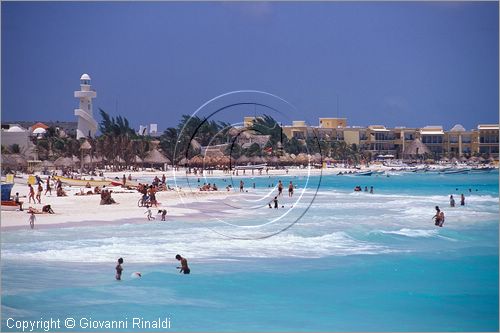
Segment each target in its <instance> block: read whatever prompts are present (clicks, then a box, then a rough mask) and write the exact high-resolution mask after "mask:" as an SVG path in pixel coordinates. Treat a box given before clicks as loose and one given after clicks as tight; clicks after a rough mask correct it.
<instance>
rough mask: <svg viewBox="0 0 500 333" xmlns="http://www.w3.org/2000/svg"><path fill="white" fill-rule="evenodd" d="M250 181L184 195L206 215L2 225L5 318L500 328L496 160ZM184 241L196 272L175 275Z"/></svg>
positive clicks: (239, 327)
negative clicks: (464, 168)
mask: <svg viewBox="0 0 500 333" xmlns="http://www.w3.org/2000/svg"><path fill="white" fill-rule="evenodd" d="M240 179H241V177H240V178H235V179H233V180H231V179H226V180H225V181H224V180H223V179H215V182H216V183H217V184H218V185H219V187H224V186H225V185H226V184H228V183H230V182H231V181H233V182H234V185H233V186H235V187H237V186H238V184H239V180H240ZM243 179H244V181H245V184H246V186H248V187H250V188H249V189H248V191H249V192H248V193H246V192H245V193H244V194H242V195H241V196H238V197H235V198H229V199H227V200H225V201H223V202H220V201H217V200H211V201H207V200H205V199H200V200H199V202H196V203H194V204H189V205H186V207H188V208H193V209H197V210H199V211H200V212H202V214H203V217H202V218H200V216H199V215H197V217H196V218H195V217H193V216H186V217H177V218H174V217H169V221H168V222H165V223H160V222H155V223H146V222H144V221H143V220H141V221H134V220H126V221H124V222H126V223H119V224H116V225H103V226H99V227H96V226H82V227H63V228H60V227H58V228H40V229H38V230H35V231H30V230H10V231H5V232H2V331H16V329H15V328H9V327H8V325H7V319H8V318H13V319H15V320H39V319H40V318H43V319H47V318H57V319H61V320H63V319H65V318H68V317H72V318H75V320H76V321H77V327H76V328H74V329H71V330H69V331H73V330H80V331H105V330H104V329H102V328H101V329H99V328H95V329H89V328H88V327H87V328H82V327H78V324H79V321H80V319H81V318H87V319H90V318H92V320H94V321H96V322H97V321H104V320H123V321H127V322H128V328H127V329H112V330H109V331H132V330H136V331H137V330H139V329H133V328H132V319H131V318H134V317H142V318H144V319H145V320H155V319H157V318H162V319H165V318H169V321H170V324H171V328H170V330H172V331H498V329H499V326H498V321H499V318H498V310H499V304H498V282H499V280H498V269H499V267H498V218H499V206H498V204H499V198H498V172H493V173H487V174H467V175H459V174H457V175H438V174H399V175H398V174H393V175H391V176H390V177H386V176H371V177H350V176H324V177H319V176H313V177H310V178H308V177H305V176H301V177H285V176H283V177H281V178H280V179H281V180H282V181H283V183H284V185H285V191H284V192H286V189H287V184H288V182H289V181H290V180H292V181H293V182H294V184H296V185H297V186H298V188H297V189H296V190H295V194H294V196H293V197H292V198H288V196H287V194H286V193H285V196H284V197H283V198H280V207H281V205H283V206H284V208H280V209H277V210H275V209H269V208H267V203H268V201H269V200H270V199H271V197H272V196H273V195H274V193H275V192H272V193H270V192H269V191H270V188H269V187H268V186H269V185H276V183H277V180H278V178H277V177H273V178H266V177H255V178H253V179H252V178H251V176H249V175H247V176H246V177H244V178H243ZM177 181H178V184H179V185H181V186H183V187H184V188H185V189H187V188H188V187H189V184H190V185H191V186H192V187H193V188H195V187H196V186H197V185H198V183H197V181H196V179H190V180H189V184H188V182H187V180H186V179H184V178H183V177H180V179H178V180H177ZM200 181H201V183H203V182H205V181H206V182H214V179H213V178H210V179H207V180H204V179H201V180H200ZM254 182H255V187H256V188H255V189H253V188H251V187H252V184H253V183H254ZM356 185H360V186H362V187H363V188H364V186H368V188H369V187H370V186H374V188H375V193H374V194H369V193H364V192H363V193H354V192H353V191H352V189H353V188H354V186H356ZM305 186H307V188H305ZM469 189H470V190H471V191H470V192H469ZM476 190H477V191H476ZM461 193H464V194H465V196H466V206H465V207H460V205H459V197H460V194H461ZM450 194H453V195H454V196H455V198H456V202H457V204H458V205H457V207H455V208H451V207H449V203H448V202H449V201H448V197H449V195H450ZM167 205H168V203H167ZM435 205H439V206H440V207H441V208H442V209H443V210H444V212H445V214H446V222H445V225H444V227H443V228H438V227H435V226H434V225H433V223H432V221H431V217H432V216H433V215H434V206H435ZM138 209H139V208H138ZM281 230H285V231H284V232H280V231H281ZM272 234H276V235H275V236H272V237H267V236H269V235H272ZM266 237H267V238H266ZM176 253H181V254H183V255H185V256H186V257H187V258H188V260H189V264H190V266H191V270H192V274H190V275H181V274H179V273H178V271H177V270H176V269H175V267H176V266H177V262H176V261H175V260H174V258H173V257H174V256H175V254H176ZM118 257H123V258H124V259H125V264H124V268H125V271H124V274H123V281H121V282H116V281H114V266H115V261H116V259H117V258H118ZM135 271H140V272H141V273H142V278H140V279H137V278H133V277H132V276H131V273H132V272H135ZM10 323H12V321H10ZM63 328H64V327H63ZM61 330H62V331H68V330H67V329H61ZM140 330H141V331H144V330H146V331H148V330H149V331H155V329H140ZM156 331H158V330H156ZM160 331H165V329H160Z"/></svg>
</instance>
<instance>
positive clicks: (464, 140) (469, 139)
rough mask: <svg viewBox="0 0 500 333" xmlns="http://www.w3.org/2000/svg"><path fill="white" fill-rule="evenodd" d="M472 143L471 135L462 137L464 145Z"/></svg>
mask: <svg viewBox="0 0 500 333" xmlns="http://www.w3.org/2000/svg"><path fill="white" fill-rule="evenodd" d="M470 142H471V136H470V135H463V136H462V143H470Z"/></svg>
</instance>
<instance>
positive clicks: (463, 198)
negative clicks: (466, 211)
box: [460, 193, 465, 206]
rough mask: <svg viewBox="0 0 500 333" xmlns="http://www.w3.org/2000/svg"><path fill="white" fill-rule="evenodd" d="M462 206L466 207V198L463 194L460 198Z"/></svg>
mask: <svg viewBox="0 0 500 333" xmlns="http://www.w3.org/2000/svg"><path fill="white" fill-rule="evenodd" d="M460 206H465V197H464V194H463V193H462V195H461V196H460Z"/></svg>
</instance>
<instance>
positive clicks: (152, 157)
mask: <svg viewBox="0 0 500 333" xmlns="http://www.w3.org/2000/svg"><path fill="white" fill-rule="evenodd" d="M144 163H150V164H165V163H170V160H169V159H168V158H166V157H165V156H164V155H163V154H162V153H160V151H159V150H158V149H156V148H154V149H153V150H151V151H149V152H148V154H147V155H146V157H145V158H144Z"/></svg>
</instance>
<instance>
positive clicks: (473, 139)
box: [244, 117, 499, 159]
mask: <svg viewBox="0 0 500 333" xmlns="http://www.w3.org/2000/svg"><path fill="white" fill-rule="evenodd" d="M253 119H255V117H245V118H244V124H245V126H246V127H250V126H251V125H252V122H253ZM282 129H283V134H284V135H286V137H287V138H288V139H292V138H295V139H297V140H299V141H300V142H303V143H305V140H307V139H310V138H315V139H318V140H326V141H344V142H345V143H347V144H348V145H353V144H354V145H356V146H357V147H358V148H359V149H360V150H361V151H364V152H368V153H370V155H371V157H372V158H375V157H377V156H386V157H395V158H402V157H403V152H404V151H406V150H407V149H406V148H407V147H409V146H410V145H412V143H413V142H414V141H415V140H417V139H418V141H419V142H418V144H417V145H420V146H421V145H425V147H426V151H428V154H430V155H432V157H434V158H442V157H456V158H458V157H463V156H471V155H473V154H482V155H488V156H491V157H493V158H495V159H498V157H499V152H498V151H499V125H498V124H486V125H478V127H477V129H473V130H466V129H465V128H464V127H463V126H462V125H459V124H457V125H455V126H453V127H452V128H451V129H450V130H449V131H446V130H444V128H443V127H442V126H437V125H428V126H424V127H422V128H407V127H404V126H399V127H395V128H387V127H385V126H384V125H369V126H368V127H361V126H348V125H347V119H346V118H319V126H310V125H308V124H307V123H306V122H305V121H303V120H297V121H292V124H291V125H283V126H282Z"/></svg>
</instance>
